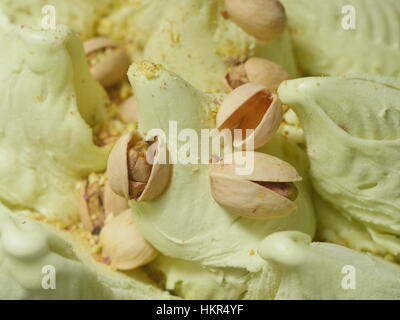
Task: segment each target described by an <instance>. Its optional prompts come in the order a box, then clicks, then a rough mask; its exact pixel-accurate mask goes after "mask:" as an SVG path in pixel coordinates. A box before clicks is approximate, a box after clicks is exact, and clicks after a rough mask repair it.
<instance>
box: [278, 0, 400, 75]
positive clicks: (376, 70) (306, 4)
mask: <svg viewBox="0 0 400 320" xmlns="http://www.w3.org/2000/svg"><path fill="white" fill-rule="evenodd" d="M282 3H283V5H284V6H285V9H286V12H287V15H288V24H289V30H290V33H291V36H292V38H293V43H294V47H295V53H296V58H297V62H298V64H299V67H300V69H301V71H303V72H304V73H305V74H307V75H314V76H320V75H331V76H337V75H344V74H349V73H361V72H365V73H373V74H381V75H386V76H392V77H397V78H399V77H400V64H399V61H400V19H399V16H400V2H399V1H398V0H379V1H376V0H334V1H332V0H325V1H324V0H282ZM349 6H351V7H349ZM353 10H354V11H353ZM353 13H354V16H353ZM352 20H354V21H355V25H354V27H355V29H351V28H352V27H353V26H352V25H351V23H352ZM342 25H344V27H343V26H342ZM348 26H349V27H350V29H349V28H348Z"/></svg>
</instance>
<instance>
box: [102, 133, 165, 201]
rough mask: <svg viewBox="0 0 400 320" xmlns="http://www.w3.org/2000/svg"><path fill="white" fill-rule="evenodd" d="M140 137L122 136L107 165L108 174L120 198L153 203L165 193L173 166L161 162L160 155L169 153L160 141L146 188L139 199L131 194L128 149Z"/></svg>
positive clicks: (111, 184) (112, 186) (130, 134)
mask: <svg viewBox="0 0 400 320" xmlns="http://www.w3.org/2000/svg"><path fill="white" fill-rule="evenodd" d="M139 140H140V137H138V136H137V135H135V134H133V133H129V134H126V135H124V136H122V137H121V138H120V139H119V140H118V141H117V143H116V144H115V146H114V148H113V149H112V150H111V153H110V156H109V158H108V164H107V174H108V178H109V181H110V186H111V189H112V190H113V191H114V192H115V193H116V194H117V195H119V196H121V197H124V198H126V199H135V200H136V201H151V200H153V199H155V198H157V197H158V196H159V195H160V194H162V193H163V191H164V190H165V188H166V187H167V185H168V182H169V179H170V175H171V165H170V164H169V163H168V161H166V163H165V162H164V161H160V155H161V154H163V153H168V150H167V148H166V145H165V142H164V141H162V140H161V139H158V140H157V142H156V143H158V144H157V150H156V152H155V157H154V160H153V164H152V169H151V173H150V177H149V179H148V181H147V183H146V186H145V188H144V190H143V192H142V193H141V195H140V196H139V197H138V198H135V197H134V196H132V194H130V192H129V191H130V190H129V173H128V149H129V146H131V145H134V144H135V143H136V142H137V141H139Z"/></svg>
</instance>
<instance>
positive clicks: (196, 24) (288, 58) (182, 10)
mask: <svg viewBox="0 0 400 320" xmlns="http://www.w3.org/2000/svg"><path fill="white" fill-rule="evenodd" d="M223 3H224V1H223V0H185V1H181V0H163V1H159V0H143V1H138V2H136V3H133V4H131V5H126V6H123V7H121V9H119V10H116V11H115V12H114V13H112V14H111V15H110V16H109V17H108V18H107V19H105V20H103V21H102V22H101V23H100V28H99V30H100V32H101V33H103V34H106V35H111V36H112V37H116V38H122V39H126V40H129V39H134V41H133V48H132V50H131V55H132V57H133V59H134V60H135V61H137V62H139V61H141V60H143V59H144V60H148V61H152V62H155V63H161V64H163V65H164V66H165V67H166V68H167V69H168V70H171V71H173V72H176V73H177V74H179V75H180V76H181V77H182V78H184V79H185V80H186V81H188V82H190V83H191V84H192V85H194V86H195V87H197V88H199V89H201V90H203V91H208V92H209V91H217V92H219V91H223V90H226V84H224V77H225V75H226V73H227V71H228V68H229V67H230V66H232V64H233V63H237V62H239V61H243V60H245V59H246V58H248V57H251V56H257V57H261V58H266V59H270V60H273V61H276V62H277V63H279V64H281V65H282V66H283V67H284V68H285V69H287V71H288V72H289V73H290V74H291V75H292V76H293V77H294V76H296V75H297V68H296V64H295V61H294V56H293V50H292V44H291V40H290V37H289V35H288V34H287V32H285V33H284V34H283V35H282V36H280V37H279V38H278V39H276V40H274V41H271V42H265V41H258V40H256V39H255V38H254V37H252V36H250V35H249V34H247V33H246V32H244V31H243V30H242V29H241V28H239V27H238V26H237V25H236V24H235V23H234V22H232V21H231V20H229V19H227V18H226V17H224V15H223V11H224V4H223ZM122 30H123V31H122Z"/></svg>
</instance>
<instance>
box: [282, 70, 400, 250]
mask: <svg viewBox="0 0 400 320" xmlns="http://www.w3.org/2000/svg"><path fill="white" fill-rule="evenodd" d="M279 96H280V98H281V100H282V102H283V103H285V104H287V105H289V106H290V107H291V108H293V110H294V111H295V112H296V113H297V114H298V116H299V118H300V121H301V123H302V126H303V128H304V132H305V137H306V141H307V150H308V156H309V159H310V163H311V171H310V172H311V176H312V180H313V184H314V187H315V189H316V190H317V192H318V193H319V194H320V195H321V196H322V197H323V198H324V199H326V200H327V201H328V202H329V203H331V204H332V205H333V207H334V208H336V209H337V210H338V211H339V212H340V213H341V214H342V215H343V216H344V217H346V218H347V220H349V221H352V220H354V221H357V222H359V223H361V224H362V225H363V226H364V228H365V231H366V232H367V233H368V234H369V238H370V239H372V240H373V241H374V242H375V243H376V245H378V246H379V247H380V248H385V249H386V251H387V252H389V253H391V254H393V255H397V254H399V253H400V211H399V208H400V197H399V190H400V164H399V161H397V159H399V158H400V103H399V101H400V82H399V81H397V80H395V79H391V78H383V77H379V76H371V75H352V76H346V77H338V78H336V77H333V78H304V79H297V80H292V81H287V82H285V83H283V84H282V85H281V86H280V88H279ZM320 215H321V216H322V219H324V217H323V213H320ZM333 228H335V227H333ZM324 229H325V230H326V229H329V226H328V224H327V223H324ZM346 238H348V239H346V240H347V241H349V242H350V243H351V242H352V241H354V239H353V240H352V238H351V237H346ZM328 240H333V239H330V238H328ZM354 246H358V245H357V244H354Z"/></svg>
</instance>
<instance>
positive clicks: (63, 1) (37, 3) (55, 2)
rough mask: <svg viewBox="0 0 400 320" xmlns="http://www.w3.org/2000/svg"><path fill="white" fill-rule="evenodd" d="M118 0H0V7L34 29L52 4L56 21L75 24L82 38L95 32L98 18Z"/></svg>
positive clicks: (13, 17) (10, 17)
mask: <svg viewBox="0 0 400 320" xmlns="http://www.w3.org/2000/svg"><path fill="white" fill-rule="evenodd" d="M117 2H118V0H0V11H2V12H3V13H4V14H5V15H6V16H8V17H9V19H10V21H11V23H15V24H22V25H25V26H29V27H32V28H35V29H40V28H41V27H42V24H41V22H42V19H43V18H44V16H45V15H44V14H42V8H43V7H44V6H46V5H52V6H54V8H55V9H56V22H57V24H65V25H68V26H69V27H71V28H73V29H74V30H75V31H76V32H77V33H78V34H79V35H80V36H81V37H82V38H83V39H87V38H90V37H92V36H93V35H94V34H95V28H96V23H97V21H98V19H99V18H100V17H101V16H102V15H104V14H106V13H108V10H109V9H110V8H111V5H112V4H115V3H117Z"/></svg>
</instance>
